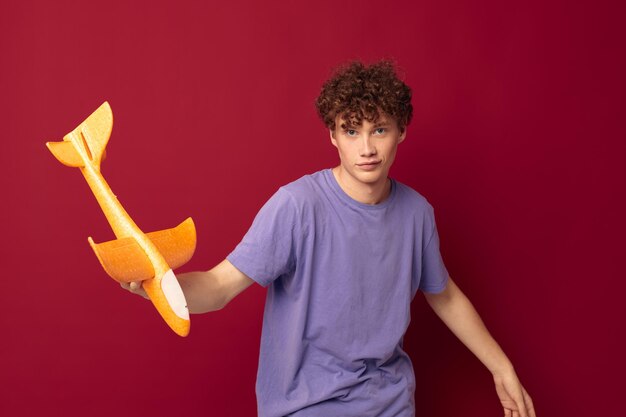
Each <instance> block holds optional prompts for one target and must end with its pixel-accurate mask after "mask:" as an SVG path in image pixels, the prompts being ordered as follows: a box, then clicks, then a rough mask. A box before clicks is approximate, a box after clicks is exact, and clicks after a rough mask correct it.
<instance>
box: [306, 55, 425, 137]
mask: <svg viewBox="0 0 626 417" xmlns="http://www.w3.org/2000/svg"><path fill="white" fill-rule="evenodd" d="M315 107H316V108H317V113H318V114H319V116H320V118H321V119H322V121H323V122H324V124H325V125H326V126H327V127H328V128H329V129H331V130H335V127H336V126H335V120H336V118H337V116H340V117H341V120H343V121H344V123H342V124H341V126H340V127H341V128H342V129H345V128H348V127H354V126H359V125H360V124H361V123H362V121H363V119H365V120H367V121H369V122H371V123H376V122H377V121H378V119H379V118H380V117H381V112H382V113H384V114H386V115H389V116H390V117H392V118H393V119H395V120H396V122H397V124H398V128H399V129H400V131H404V129H405V128H406V126H407V125H408V124H409V122H410V121H411V117H412V115H413V106H412V105H411V89H410V88H409V87H408V86H407V85H406V84H405V83H404V82H402V81H401V80H400V79H399V78H398V76H397V75H396V71H395V66H394V64H393V63H392V62H391V61H387V60H382V61H379V62H376V63H374V64H371V65H369V66H366V65H364V64H363V63H362V62H358V61H355V62H351V63H349V64H348V65H346V66H343V67H339V68H338V69H337V70H336V71H335V73H334V74H333V76H332V77H331V78H330V79H329V80H328V81H326V82H325V83H324V85H323V86H322V91H321V92H320V95H319V97H318V98H317V100H316V102H315Z"/></svg>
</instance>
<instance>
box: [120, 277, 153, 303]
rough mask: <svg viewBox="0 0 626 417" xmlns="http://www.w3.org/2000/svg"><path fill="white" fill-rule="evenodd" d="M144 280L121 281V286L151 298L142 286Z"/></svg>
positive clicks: (147, 298)
mask: <svg viewBox="0 0 626 417" xmlns="http://www.w3.org/2000/svg"><path fill="white" fill-rule="evenodd" d="M141 283H142V281H132V282H120V286H121V287H122V288H124V289H125V290H128V291H130V292H132V293H133V294H137V295H140V296H142V297H143V298H145V299H146V300H149V299H150V297H148V294H147V293H146V291H145V290H144V289H143V287H142V286H141Z"/></svg>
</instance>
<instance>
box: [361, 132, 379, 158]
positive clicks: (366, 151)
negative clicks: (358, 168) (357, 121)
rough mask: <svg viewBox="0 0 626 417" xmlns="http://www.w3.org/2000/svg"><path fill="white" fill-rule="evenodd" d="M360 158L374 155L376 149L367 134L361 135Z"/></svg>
mask: <svg viewBox="0 0 626 417" xmlns="http://www.w3.org/2000/svg"><path fill="white" fill-rule="evenodd" d="M360 155H361V156H372V155H376V147H375V146H374V144H373V143H372V139H371V137H370V135H369V134H365V135H363V141H362V143H361V152H360Z"/></svg>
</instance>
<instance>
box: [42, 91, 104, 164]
mask: <svg viewBox="0 0 626 417" xmlns="http://www.w3.org/2000/svg"><path fill="white" fill-rule="evenodd" d="M112 130H113V112H112V111H111V106H109V103H108V102H106V101H105V102H104V103H103V104H102V105H101V106H100V107H98V109H96V111H94V112H93V113H92V114H91V115H90V116H89V117H88V118H87V119H85V121H83V122H82V123H81V124H79V125H78V127H77V128H76V129H74V130H72V131H71V132H70V133H68V134H67V135H65V136H64V137H63V141H62V142H47V143H46V146H47V147H48V149H50V152H52V154H53V155H54V156H55V157H56V158H57V159H58V160H59V161H60V162H61V163H62V164H63V165H67V166H70V167H84V166H85V163H86V162H87V161H88V162H91V163H92V164H93V165H94V167H95V168H97V169H100V163H101V162H102V160H103V159H104V157H105V154H106V152H105V149H106V146H107V143H108V142H109V138H110V137H111V131H112Z"/></svg>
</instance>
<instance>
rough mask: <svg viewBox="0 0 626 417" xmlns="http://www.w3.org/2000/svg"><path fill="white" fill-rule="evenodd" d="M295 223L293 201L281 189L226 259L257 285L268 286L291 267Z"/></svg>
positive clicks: (266, 204)
mask: <svg viewBox="0 0 626 417" xmlns="http://www.w3.org/2000/svg"><path fill="white" fill-rule="evenodd" d="M295 221H296V206H295V204H294V202H293V198H292V197H291V195H290V194H289V193H288V192H287V191H286V190H284V189H283V188H281V189H279V190H278V191H277V192H276V193H275V194H274V195H273V196H272V197H271V198H270V199H269V200H268V201H267V202H266V203H265V205H264V206H263V207H262V208H261V210H260V211H259V212H258V214H257V215H256V217H255V218H254V221H253V222H252V226H250V229H249V230H248V232H247V233H246V234H245V236H244V237H243V239H242V241H241V242H240V243H239V244H238V245H237V246H236V247H235V249H234V250H233V251H232V252H231V253H230V254H229V255H228V256H227V257H226V259H228V261H230V263H232V264H233V265H234V266H235V268H237V269H239V270H240V271H241V272H243V273H244V274H246V275H247V276H248V277H250V278H251V279H253V280H254V281H256V282H257V283H259V284H261V285H262V286H264V287H266V286H268V285H269V284H271V283H272V281H274V280H275V279H276V278H278V277H279V276H281V275H283V274H285V273H286V272H288V271H289V270H290V269H291V268H292V266H293V264H294V239H293V234H294V229H295V226H296V222H295Z"/></svg>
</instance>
